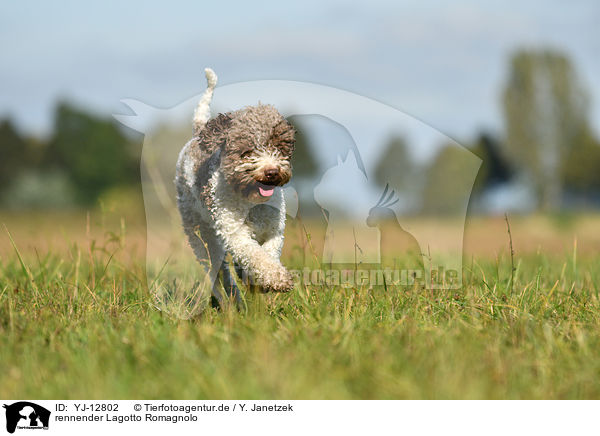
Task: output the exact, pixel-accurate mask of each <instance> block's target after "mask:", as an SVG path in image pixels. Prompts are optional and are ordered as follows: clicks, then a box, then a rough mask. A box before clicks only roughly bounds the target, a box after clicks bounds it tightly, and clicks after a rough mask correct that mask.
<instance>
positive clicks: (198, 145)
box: [175, 68, 295, 304]
mask: <svg viewBox="0 0 600 436" xmlns="http://www.w3.org/2000/svg"><path fill="white" fill-rule="evenodd" d="M205 73H206V79H207V82H208V88H207V90H206V91H205V93H204V94H203V96H202V98H201V99H200V102H199V104H198V107H197V109H196V112H195V114H194V121H193V128H194V134H193V137H192V139H191V140H190V141H189V142H188V143H187V144H186V145H185V147H184V148H183V149H182V150H181V153H180V155H179V159H178V161H177V170H176V177H175V184H176V187H177V205H178V208H179V212H180V214H181V218H182V221H183V228H184V230H185V233H186V234H187V236H188V239H189V242H190V245H191V246H192V248H193V250H194V253H195V255H196V257H197V258H198V260H199V261H201V263H203V261H205V260H208V261H209V264H210V265H211V267H210V274H211V275H210V277H211V280H212V283H213V289H212V292H213V297H214V299H216V301H217V302H218V303H219V304H222V303H223V298H224V296H223V295H222V293H221V291H220V288H219V286H218V283H219V280H218V273H219V270H220V271H221V272H222V284H223V288H224V289H225V291H226V293H227V294H228V295H230V296H234V297H235V299H236V300H237V301H238V302H239V301H240V291H239V289H238V288H237V286H236V284H235V281H234V280H233V277H232V276H231V273H230V268H229V265H228V261H227V255H228V254H230V255H231V258H232V259H233V261H234V263H235V265H236V270H238V272H240V273H241V272H243V273H244V276H246V277H248V278H250V280H252V281H253V283H254V284H255V285H258V287H260V288H261V289H262V290H263V291H264V292H268V291H275V292H285V291H289V290H291V289H292V287H293V280H292V276H291V274H290V273H289V271H288V270H287V269H286V268H285V267H284V266H283V265H282V264H281V262H280V261H279V257H280V255H281V249H282V247H283V231H284V227H285V216H286V212H285V202H284V197H283V193H282V190H281V188H280V187H281V186H282V185H284V184H286V183H287V182H288V181H289V180H290V177H291V176H292V168H291V163H290V158H291V155H292V152H293V150H294V141H295V137H294V136H295V130H294V128H293V127H292V125H291V124H290V123H289V122H288V121H287V120H286V119H285V118H283V116H282V115H281V114H280V113H279V112H278V111H277V110H276V109H275V108H274V107H273V106H270V105H262V104H258V105H257V106H250V107H246V108H243V109H240V110H237V111H234V112H227V113H224V114H219V115H218V116H217V117H215V118H213V119H209V118H210V109H209V106H210V101H211V99H212V94H213V90H214V88H215V86H216V83H217V76H216V74H215V73H214V72H213V71H212V70H211V69H209V68H207V69H206V70H205ZM200 238H201V239H200ZM207 251H208V253H207ZM207 257H208V259H207ZM205 263H206V262H204V264H205ZM213 302H214V300H213Z"/></svg>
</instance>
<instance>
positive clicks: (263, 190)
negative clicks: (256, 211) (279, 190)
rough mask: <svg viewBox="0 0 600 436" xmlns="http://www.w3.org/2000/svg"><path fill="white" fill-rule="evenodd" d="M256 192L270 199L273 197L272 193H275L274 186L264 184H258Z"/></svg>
mask: <svg viewBox="0 0 600 436" xmlns="http://www.w3.org/2000/svg"><path fill="white" fill-rule="evenodd" d="M258 192H259V193H260V195H262V196H263V197H270V196H272V195H273V192H275V186H274V185H265V184H264V183H259V184H258Z"/></svg>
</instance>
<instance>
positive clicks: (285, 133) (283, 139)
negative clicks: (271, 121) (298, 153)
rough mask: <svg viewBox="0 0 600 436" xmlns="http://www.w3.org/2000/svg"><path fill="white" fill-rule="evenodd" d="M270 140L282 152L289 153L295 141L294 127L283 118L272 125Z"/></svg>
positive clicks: (292, 149)
mask: <svg viewBox="0 0 600 436" xmlns="http://www.w3.org/2000/svg"><path fill="white" fill-rule="evenodd" d="M271 142H272V143H273V145H274V146H275V147H277V148H279V149H281V150H282V151H283V152H284V153H287V154H291V153H292V152H293V151H294V144H295V143H296V129H295V128H294V126H293V125H292V123H290V122H289V121H288V120H286V119H285V118H284V119H283V120H281V121H280V122H279V123H278V124H276V125H275V127H273V132H272V133H271Z"/></svg>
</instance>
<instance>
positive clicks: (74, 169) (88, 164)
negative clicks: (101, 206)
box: [46, 103, 140, 204]
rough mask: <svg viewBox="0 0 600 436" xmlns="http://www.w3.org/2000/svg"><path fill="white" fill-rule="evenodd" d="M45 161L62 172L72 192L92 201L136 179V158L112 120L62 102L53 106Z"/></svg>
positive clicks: (84, 199) (80, 198) (87, 201)
mask: <svg viewBox="0 0 600 436" xmlns="http://www.w3.org/2000/svg"><path fill="white" fill-rule="evenodd" d="M46 156H47V158H46V163H47V164H48V165H53V166H57V167H59V168H60V169H62V170H63V171H65V172H66V173H67V175H68V177H69V179H70V180H71V181H72V183H73V185H74V187H75V189H76V195H77V198H78V200H79V201H80V202H82V203H84V204H86V203H87V204H90V203H93V202H94V201H95V200H96V199H97V197H98V196H99V195H100V194H101V193H102V192H103V191H104V190H106V189H108V188H110V187H112V186H115V185H119V184H123V183H134V182H139V180H140V178H139V159H138V158H136V156H135V155H134V153H133V152H132V144H131V143H130V141H129V140H128V139H127V137H126V136H125V135H124V134H123V133H122V132H121V130H119V128H118V127H117V126H116V124H115V123H114V122H113V121H112V120H106V119H100V118H97V117H94V116H92V115H90V114H87V113H85V112H83V111H81V110H79V109H76V108H74V107H72V106H70V105H68V104H66V103H61V104H59V105H58V106H57V108H56V114H55V122H54V134H53V136H52V138H51V140H50V142H49V144H48V148H47V153H46Z"/></svg>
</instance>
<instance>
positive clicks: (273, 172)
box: [265, 168, 279, 180]
mask: <svg viewBox="0 0 600 436" xmlns="http://www.w3.org/2000/svg"><path fill="white" fill-rule="evenodd" d="M278 174H279V170H278V169H277V168H268V169H266V170H265V177H266V178H267V180H273V179H274V178H275V177H277V175H278Z"/></svg>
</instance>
